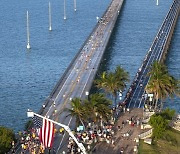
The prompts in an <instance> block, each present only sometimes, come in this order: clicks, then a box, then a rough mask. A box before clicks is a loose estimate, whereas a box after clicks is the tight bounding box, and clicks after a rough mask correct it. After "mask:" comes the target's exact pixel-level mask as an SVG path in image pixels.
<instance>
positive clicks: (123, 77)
mask: <svg viewBox="0 0 180 154" xmlns="http://www.w3.org/2000/svg"><path fill="white" fill-rule="evenodd" d="M115 76H116V78H117V80H118V81H119V89H120V90H121V91H123V90H124V89H125V88H126V82H129V73H128V72H126V71H125V70H124V69H123V68H122V67H121V66H117V67H116V69H115Z"/></svg>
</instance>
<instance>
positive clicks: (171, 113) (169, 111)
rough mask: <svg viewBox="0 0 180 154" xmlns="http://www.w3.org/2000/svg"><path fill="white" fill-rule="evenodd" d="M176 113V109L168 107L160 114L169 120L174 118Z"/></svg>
mask: <svg viewBox="0 0 180 154" xmlns="http://www.w3.org/2000/svg"><path fill="white" fill-rule="evenodd" d="M175 113H176V111H175V110H173V109H169V108H167V109H165V110H163V111H162V112H161V113H160V115H161V116H162V117H163V118H165V119H167V120H172V118H173V117H174V116H175Z"/></svg>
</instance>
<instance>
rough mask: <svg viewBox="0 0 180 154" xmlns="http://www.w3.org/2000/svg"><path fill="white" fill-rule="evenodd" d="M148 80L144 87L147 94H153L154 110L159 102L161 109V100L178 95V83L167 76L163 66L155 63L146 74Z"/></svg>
mask: <svg viewBox="0 0 180 154" xmlns="http://www.w3.org/2000/svg"><path fill="white" fill-rule="evenodd" d="M148 75H149V76H150V80H149V82H148V84H147V86H146V91H147V92H148V93H153V94H154V97H155V100H156V102H155V109H156V108H157V104H158V101H159V100H160V101H161V109H162V107H163V100H165V99H166V98H167V97H171V98H173V97H174V94H179V85H178V81H177V80H176V79H175V78H174V77H172V76H171V75H169V73H168V71H167V68H166V66H165V65H164V64H161V63H160V62H157V61H155V62H154V63H153V65H152V67H151V71H150V72H149V73H148Z"/></svg>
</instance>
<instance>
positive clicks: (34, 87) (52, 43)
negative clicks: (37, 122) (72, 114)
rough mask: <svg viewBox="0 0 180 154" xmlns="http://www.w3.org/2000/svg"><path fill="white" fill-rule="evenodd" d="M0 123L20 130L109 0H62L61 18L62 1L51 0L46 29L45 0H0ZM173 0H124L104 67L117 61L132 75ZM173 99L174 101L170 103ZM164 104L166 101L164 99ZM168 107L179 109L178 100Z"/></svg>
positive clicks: (172, 59)
mask: <svg viewBox="0 0 180 154" xmlns="http://www.w3.org/2000/svg"><path fill="white" fill-rule="evenodd" d="M0 2H1V9H0V22H1V36H0V47H1V48H0V62H1V64H0V103H1V108H0V116H1V118H0V125H5V126H7V127H10V128H13V129H14V130H15V131H17V130H21V129H23V127H24V123H25V122H26V120H27V118H26V111H27V109H28V108H30V109H32V110H33V111H35V112H37V111H38V110H39V109H40V107H41V105H42V103H43V101H44V100H45V99H46V98H47V97H48V95H49V94H50V92H51V90H52V89H53V87H54V86H55V84H56V83H57V81H58V79H59V78H60V77H61V76H62V74H63V72H64V71H65V69H66V68H67V66H68V65H69V63H70V62H71V60H72V58H73V57H74V56H75V54H76V53H77V51H78V49H79V48H80V47H81V45H82V44H83V42H84V41H85V39H86V38H87V36H88V35H89V33H90V32H91V30H92V29H93V27H94V26H95V24H96V16H101V15H102V14H103V12H104V11H105V9H106V7H107V6H108V4H109V3H110V0H103V1H102V0H90V1H87V0H85V1H84V0H77V12H74V11H73V0H71V1H67V8H66V10H67V20H66V21H64V19H63V0H60V1H58V0H54V1H52V2H51V4H52V28H53V31H52V32H49V31H48V2H49V1H47V0H38V1H35V0H31V1H25V0H20V1H18V2H17V1H10V0H6V1H3V0H0ZM171 3H172V1H171V0H167V1H166V2H161V1H160V5H159V6H156V5H155V1H152V0H145V1H144V0H133V1H132V0H125V3H124V7H123V9H122V12H121V14H120V16H119V18H118V21H117V25H116V29H115V31H114V33H113V35H112V37H111V40H110V43H109V46H108V48H107V51H106V56H105V58H106V59H107V60H106V68H107V69H113V68H115V66H116V65H118V64H121V65H122V67H124V68H125V69H126V70H127V71H128V72H130V77H131V79H133V78H134V75H135V73H136V71H137V69H138V67H139V66H140V65H141V62H142V61H143V58H144V56H145V54H146V52H147V50H148V49H149V47H150V45H151V42H152V41H153V39H154V36H155V35H156V33H157V31H158V29H159V27H160V25H161V23H162V21H163V19H164V17H165V15H166V13H167V12H168V9H169V7H170V5H171ZM27 10H28V11H29V18H30V44H31V49H30V50H29V51H28V50H27V49H26V11H27ZM179 38H180V24H179V22H178V26H177V28H176V30H175V35H174V37H173V42H172V45H171V50H170V52H169V57H168V59H167V65H168V67H169V71H170V72H171V73H172V75H174V76H176V77H178V78H179V76H180V75H179V72H180V70H179V67H178V66H179V65H180V60H179V56H178V54H179V53H178V49H179V48H178V47H179V46H180V45H179V44H178V40H179ZM172 104H173V105H172ZM167 105H168V103H167ZM170 106H171V107H173V108H175V109H176V110H177V111H178V112H180V107H179V104H178V99H177V98H176V99H174V100H173V102H172V101H171V105H170Z"/></svg>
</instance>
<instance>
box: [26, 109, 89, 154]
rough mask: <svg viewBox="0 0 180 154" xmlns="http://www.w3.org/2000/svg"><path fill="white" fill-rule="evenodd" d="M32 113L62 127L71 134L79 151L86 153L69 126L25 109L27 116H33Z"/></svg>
mask: <svg viewBox="0 0 180 154" xmlns="http://www.w3.org/2000/svg"><path fill="white" fill-rule="evenodd" d="M34 115H36V116H38V117H40V118H42V119H46V120H48V121H50V122H52V123H54V124H56V125H58V126H61V127H63V128H64V129H65V130H66V131H67V132H68V134H69V136H71V137H72V139H73V140H74V141H75V142H76V144H77V145H78V147H79V148H80V149H81V151H82V152H83V154H87V153H86V149H85V147H84V145H83V144H82V143H79V142H78V140H77V138H76V137H75V136H74V134H73V133H72V131H71V129H70V128H69V126H66V125H64V124H61V123H58V122H56V121H54V120H51V119H49V118H46V117H44V116H42V115H39V114H37V113H34V112H33V111H31V110H29V109H28V111H27V117H34Z"/></svg>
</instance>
